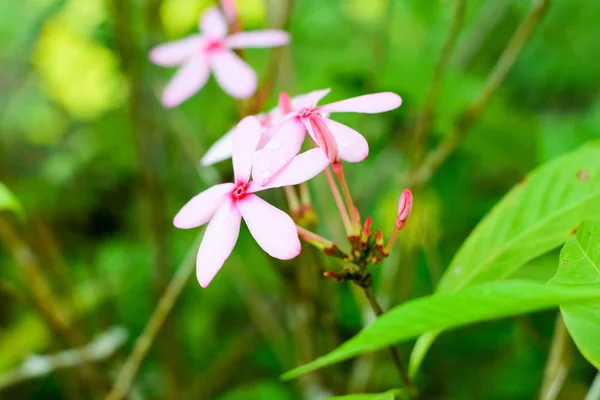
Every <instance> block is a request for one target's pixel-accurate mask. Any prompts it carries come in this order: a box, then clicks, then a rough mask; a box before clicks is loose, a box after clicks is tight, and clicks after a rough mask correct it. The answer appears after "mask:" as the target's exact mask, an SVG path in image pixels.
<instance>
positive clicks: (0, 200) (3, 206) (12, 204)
mask: <svg viewBox="0 0 600 400" xmlns="http://www.w3.org/2000/svg"><path fill="white" fill-rule="evenodd" d="M3 210H7V211H12V212H14V213H15V214H16V215H17V216H18V217H19V218H24V217H25V212H24V211H23V207H22V206H21V203H19V200H17V198H16V197H15V195H14V194H12V192H11V191H10V190H8V188H7V187H6V185H4V184H3V183H0V211H3Z"/></svg>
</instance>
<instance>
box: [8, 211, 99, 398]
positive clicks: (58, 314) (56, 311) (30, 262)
mask: <svg viewBox="0 0 600 400" xmlns="http://www.w3.org/2000/svg"><path fill="white" fill-rule="evenodd" d="M0 239H1V240H2V241H3V242H5V243H6V246H7V248H8V249H10V250H11V251H12V253H13V258H14V260H15V263H16V264H17V265H18V266H19V267H20V270H21V271H22V272H23V275H24V278H25V280H26V281H27V284H28V287H29V289H30V290H31V295H32V300H33V303H34V305H35V306H36V308H37V309H38V311H39V313H40V315H41V317H42V318H43V319H44V320H45V321H46V323H47V324H48V325H49V326H50V328H51V329H52V330H53V332H54V334H55V336H56V337H57V338H58V339H59V340H61V341H62V342H64V343H65V344H68V345H69V346H70V347H74V348H76V347H79V346H82V345H84V344H85V343H86V339H85V335H84V334H83V333H82V332H80V331H79V330H77V329H76V328H75V327H74V326H73V325H72V324H71V322H70V321H69V318H68V317H67V315H65V313H64V312H63V311H62V309H61V306H60V305H59V303H58V301H57V300H56V299H55V298H54V295H53V293H52V291H51V290H50V288H49V287H48V285H47V284H46V281H45V280H44V276H43V274H42V272H41V271H42V267H41V266H40V265H39V263H38V260H37V257H36V254H35V253H34V251H33V250H32V248H31V247H30V246H29V245H28V244H27V243H26V242H25V241H24V240H23V239H22V238H21V237H20V236H19V235H18V234H17V232H16V231H15V229H13V227H12V226H11V224H10V223H9V222H8V221H6V220H5V219H4V218H2V217H1V216H0ZM80 372H81V374H82V376H83V377H84V379H86V381H87V384H88V385H89V386H90V388H92V389H93V390H95V391H96V392H98V393H102V392H104V391H105V389H106V387H107V386H108V385H109V382H108V377H106V376H105V375H104V374H103V372H102V371H101V370H100V369H99V368H97V366H96V365H93V364H88V365H86V366H85V368H83V369H82V370H81V371H80Z"/></svg>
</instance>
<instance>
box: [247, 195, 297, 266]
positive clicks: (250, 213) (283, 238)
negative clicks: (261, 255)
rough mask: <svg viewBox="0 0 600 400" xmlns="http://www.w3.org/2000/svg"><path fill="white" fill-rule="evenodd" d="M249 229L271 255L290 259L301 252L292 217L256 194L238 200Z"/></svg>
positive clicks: (281, 258)
mask: <svg viewBox="0 0 600 400" xmlns="http://www.w3.org/2000/svg"><path fill="white" fill-rule="evenodd" d="M238 208H239V210H240V212H241V213H242V217H244V221H246V225H247V226H248V230H249V231H250V233H251V234H252V236H253V237H254V239H255V240H256V242H257V243H258V245H259V246H260V247H262V249H263V250H264V251H266V252H267V253H268V254H269V255H270V256H271V257H275V258H279V259H280V260H289V259H290V258H294V257H296V256H297V255H298V254H300V250H301V247H300V239H298V231H297V229H296V224H295V223H294V221H293V220H292V218H291V217H290V216H289V215H287V214H286V213H284V212H283V211H281V210H280V209H278V208H275V207H273V206H272V205H270V204H269V203H267V202H266V201H264V200H263V199H261V198H259V197H258V196H255V195H252V194H251V195H248V196H247V197H246V198H244V199H243V200H241V201H238Z"/></svg>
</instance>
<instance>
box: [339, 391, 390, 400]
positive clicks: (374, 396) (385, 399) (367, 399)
mask: <svg viewBox="0 0 600 400" xmlns="http://www.w3.org/2000/svg"><path fill="white" fill-rule="evenodd" d="M397 394H400V390H398V389H393V390H390V391H387V392H385V393H371V394H349V395H346V396H335V397H331V398H330V399H329V400H395V399H396V395H397Z"/></svg>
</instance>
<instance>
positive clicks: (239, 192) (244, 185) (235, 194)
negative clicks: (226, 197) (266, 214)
mask: <svg viewBox="0 0 600 400" xmlns="http://www.w3.org/2000/svg"><path fill="white" fill-rule="evenodd" d="M247 190H248V182H240V183H238V184H237V185H236V187H235V189H233V190H232V191H231V198H232V199H233V200H234V201H238V200H241V199H243V198H244V197H246V195H248V193H247V192H246V191H247Z"/></svg>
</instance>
